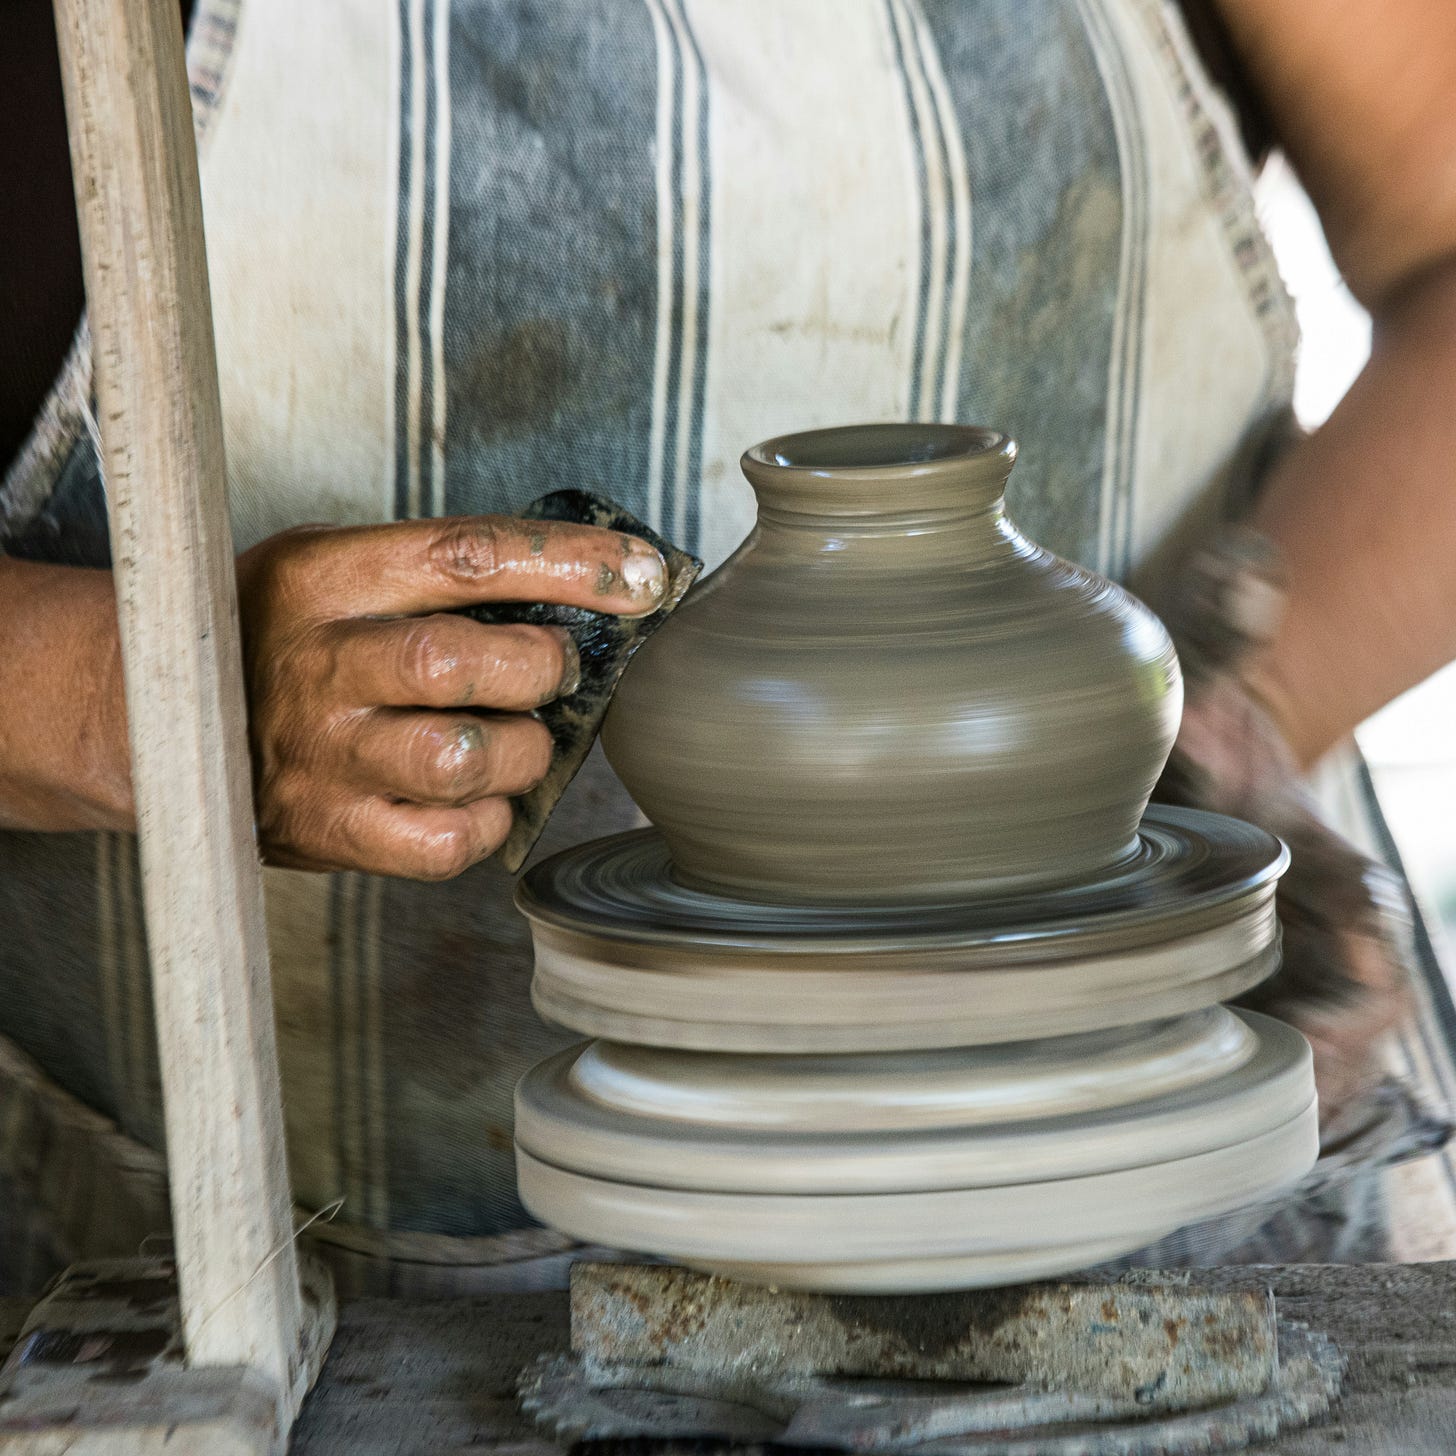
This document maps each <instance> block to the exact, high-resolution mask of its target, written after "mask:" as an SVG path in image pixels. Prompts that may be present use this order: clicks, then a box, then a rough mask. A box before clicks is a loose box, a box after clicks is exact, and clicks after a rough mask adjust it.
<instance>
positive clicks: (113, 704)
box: [0, 557, 132, 829]
mask: <svg viewBox="0 0 1456 1456" xmlns="http://www.w3.org/2000/svg"><path fill="white" fill-rule="evenodd" d="M0 623H4V645H3V650H0V827H4V828H7V829H129V828H130V827H131V825H132V800H131V769H130V765H129V763H128V759H127V742H126V704H125V701H124V698H123V694H122V682H121V654H120V649H119V647H118V644H117V635H116V602H115V599H114V597H113V595H112V586H111V573H110V572H109V571H88V570H85V569H83V568H80V567H72V566H45V565H39V564H36V563H32V562H28V561H13V560H10V559H8V558H6V557H0Z"/></svg>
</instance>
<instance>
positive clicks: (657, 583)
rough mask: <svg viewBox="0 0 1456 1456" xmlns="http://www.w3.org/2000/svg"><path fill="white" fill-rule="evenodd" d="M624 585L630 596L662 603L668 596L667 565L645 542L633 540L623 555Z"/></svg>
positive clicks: (629, 542)
mask: <svg viewBox="0 0 1456 1456" xmlns="http://www.w3.org/2000/svg"><path fill="white" fill-rule="evenodd" d="M622 585H623V586H624V587H625V588H626V590H627V594H628V596H633V597H637V598H638V599H639V600H641V601H647V602H660V601H661V600H662V598H663V597H664V596H665V595H666V594H667V564H666V562H664V561H663V559H662V557H661V556H660V555H659V554H658V552H657V551H656V550H654V549H653V548H652V547H651V546H649V545H648V544H647V542H645V541H639V540H637V539H636V538H635V537H634V538H631V539H630V540H629V541H628V543H627V547H626V549H625V550H624V551H623V553H622Z"/></svg>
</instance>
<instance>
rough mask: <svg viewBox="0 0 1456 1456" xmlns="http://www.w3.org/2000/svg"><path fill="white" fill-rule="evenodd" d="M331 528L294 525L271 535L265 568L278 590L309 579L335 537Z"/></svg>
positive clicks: (267, 543)
mask: <svg viewBox="0 0 1456 1456" xmlns="http://www.w3.org/2000/svg"><path fill="white" fill-rule="evenodd" d="M334 534H335V532H334V528H331V527H329V526H290V527H288V528H287V529H286V530H283V531H279V532H278V534H277V535H275V536H270V537H269V538H268V540H267V542H266V543H265V546H264V548H263V558H262V563H261V565H262V569H263V573H264V576H265V578H266V579H267V580H268V581H269V582H270V583H271V584H272V585H274V586H275V587H291V586H296V585H297V584H299V583H301V582H304V581H306V580H308V579H309V578H310V577H311V576H312V575H313V573H314V572H315V570H316V569H317V567H318V563H319V558H320V556H321V555H322V553H323V552H325V551H327V550H328V548H329V545H330V544H331V542H332V538H333V536H334Z"/></svg>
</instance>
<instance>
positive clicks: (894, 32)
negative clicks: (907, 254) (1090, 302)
mask: <svg viewBox="0 0 1456 1456" xmlns="http://www.w3.org/2000/svg"><path fill="white" fill-rule="evenodd" d="M896 3H897V0H885V24H886V25H887V26H888V27H889V29H890V46H891V53H892V55H893V56H894V65H895V72H896V75H897V76H898V78H899V81H900V88H901V91H902V92H903V94H904V98H905V114H906V116H907V117H908V118H909V121H910V146H911V150H912V151H913V152H914V154H915V190H916V195H917V196H918V197H919V199H920V283H919V290H918V294H917V299H916V308H915V344H914V352H913V353H912V354H911V356H910V358H911V365H910V403H909V411H908V413H909V417H910V418H911V419H912V420H913V419H919V417H920V403H921V400H922V399H924V398H925V392H926V389H927V387H929V388H932V389H933V388H934V387H935V386H934V381H932V382H931V384H930V385H929V386H927V384H926V381H925V380H924V378H922V374H923V369H924V360H925V319H926V314H927V312H928V305H929V301H930V203H929V198H928V196H927V187H928V185H929V179H928V177H927V175H926V166H925V138H924V136H923V135H922V134H921V130H920V112H919V110H918V108H917V107H916V105H915V93H914V90H913V88H912V86H911V83H910V71H909V66H910V60H909V57H907V56H906V54H905V47H904V44H903V42H902V41H901V39H900V26H899V22H898V21H897V19H896V13H895V12H896Z"/></svg>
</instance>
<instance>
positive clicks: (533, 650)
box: [325, 613, 581, 712]
mask: <svg viewBox="0 0 1456 1456" xmlns="http://www.w3.org/2000/svg"><path fill="white" fill-rule="evenodd" d="M325 650H326V651H328V652H329V653H330V655H331V658H332V661H331V663H330V676H331V679H332V684H333V687H334V689H335V691H336V693H337V694H338V696H339V697H341V698H342V699H343V700H344V701H346V702H352V703H359V704H363V705H365V706H368V707H374V706H382V707H391V708H494V709H499V710H502V711H506V712H523V711H525V710H527V709H529V708H539V707H540V706H541V704H542V703H549V702H551V701H552V700H553V699H554V698H559V697H564V696H566V695H567V694H568V693H571V692H573V691H575V689H576V685H577V681H578V679H579V678H580V676H581V661H580V659H579V657H578V656H577V651H576V644H575V643H574V642H573V641H572V640H571V635H570V633H568V632H567V631H566V630H565V629H564V628H562V627H530V626H524V625H510V626H498V627H497V626H486V625H484V624H482V623H480V622H473V621H471V620H470V618H469V617H456V616H450V615H448V614H445V613H437V614H435V615H433V616H429V617H406V618H403V619H398V620H393V621H378V620H376V619H373V618H355V619H354V620H352V621H348V622H339V623H336V624H334V625H333V626H331V627H330V628H329V629H328V641H327V643H326V646H325Z"/></svg>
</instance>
